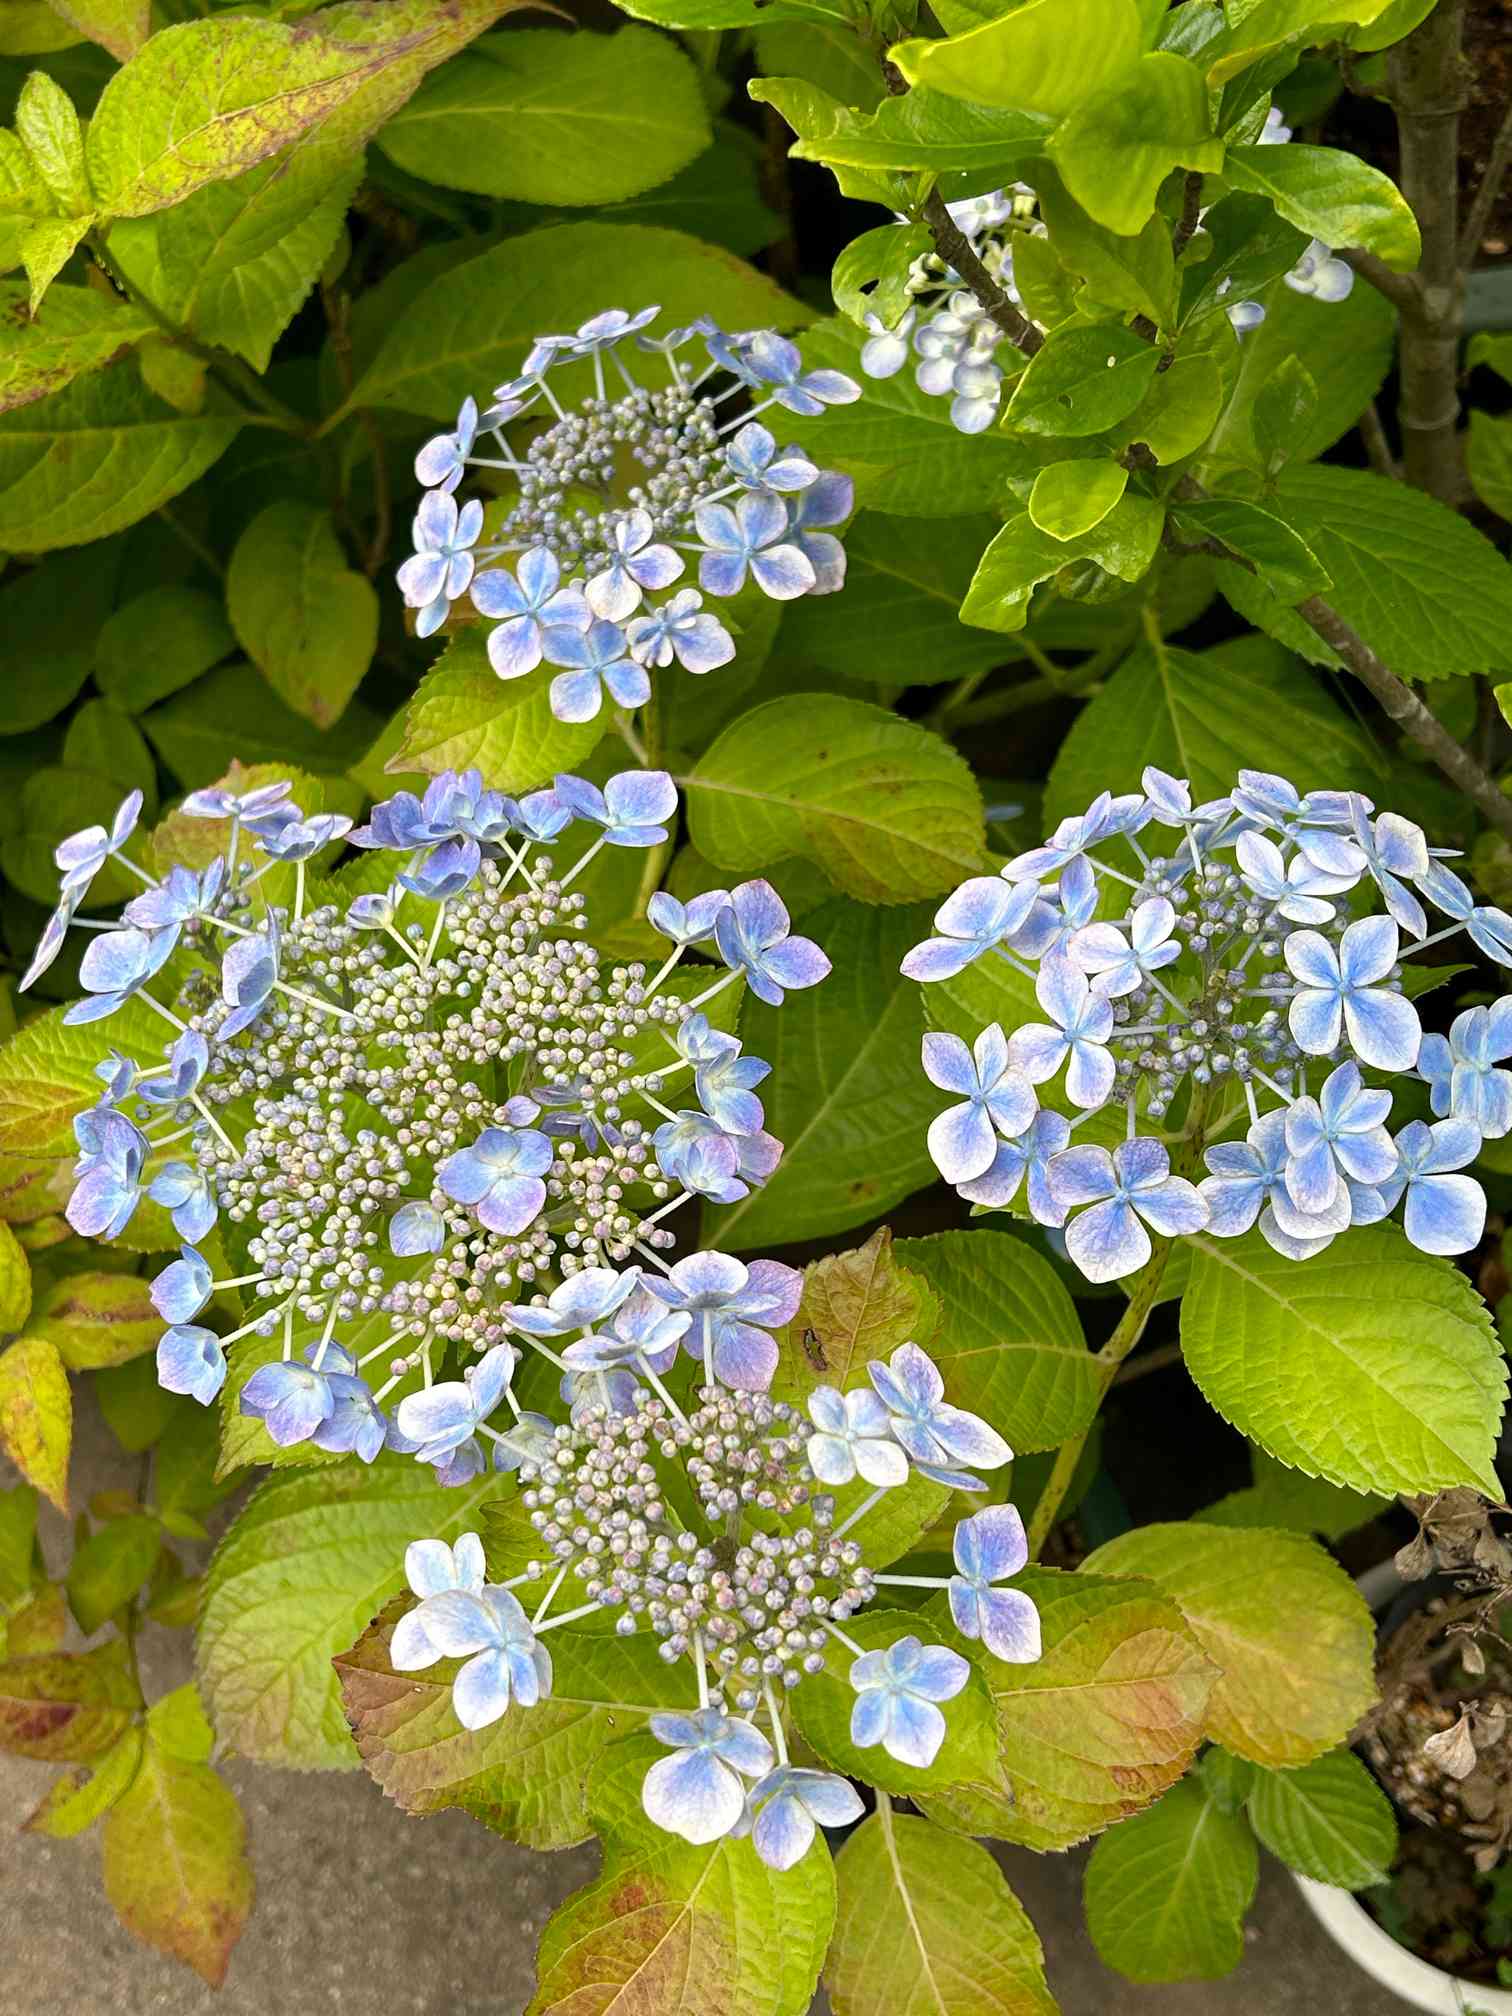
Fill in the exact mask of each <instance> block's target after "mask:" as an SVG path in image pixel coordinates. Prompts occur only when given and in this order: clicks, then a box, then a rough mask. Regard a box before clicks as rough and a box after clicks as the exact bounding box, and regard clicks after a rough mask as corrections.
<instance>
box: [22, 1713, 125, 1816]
mask: <svg viewBox="0 0 1512 2016" xmlns="http://www.w3.org/2000/svg"><path fill="white" fill-rule="evenodd" d="M142 1740H143V1739H142V1732H141V1730H140V1729H136V1728H130V1729H127V1730H125V1731H123V1733H122V1734H121V1736H120V1737H119V1739H118V1740H117V1741H116V1742H115V1743H114V1744H113V1745H112V1747H111V1748H110V1749H109V1750H107V1751H106V1752H105V1755H104V1756H103V1757H102V1758H101V1759H100V1761H99V1762H98V1764H96V1765H95V1767H94V1769H93V1771H88V1772H85V1771H66V1772H65V1773H64V1774H63V1776H62V1777H61V1778H55V1779H54V1780H53V1782H52V1784H51V1785H49V1786H48V1788H47V1791H46V1793H45V1794H44V1796H43V1798H42V1802H41V1804H40V1805H39V1806H38V1807H37V1808H36V1810H35V1812H33V1813H32V1815H31V1817H30V1818H29V1819H28V1820H27V1822H26V1831H27V1833H28V1834H46V1835H49V1836H50V1837H51V1838H52V1839H53V1840H54V1841H71V1840H72V1839H73V1838H74V1837H75V1836H76V1835H79V1834H82V1833H83V1832H84V1830H85V1828H87V1827H92V1826H93V1825H94V1823H95V1821H96V1820H98V1819H99V1818H100V1816H101V1814H102V1813H108V1812H109V1811H110V1809H111V1807H112V1806H114V1805H115V1804H116V1802H117V1801H118V1800H119V1799H121V1798H122V1797H124V1795H125V1793H126V1792H127V1791H128V1789H129V1788H130V1785H131V1781H132V1779H133V1778H135V1776H136V1773H137V1766H138V1764H139V1763H140V1762H141V1759H142Z"/></svg>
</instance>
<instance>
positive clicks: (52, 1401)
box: [0, 1337, 73, 1512]
mask: <svg viewBox="0 0 1512 2016" xmlns="http://www.w3.org/2000/svg"><path fill="white" fill-rule="evenodd" d="M72 1441H73V1395H72V1394H71V1393H70V1392H69V1390H68V1374H67V1373H66V1372H65V1371H64V1370H63V1361H62V1359H61V1358H60V1357H59V1356H58V1352H57V1347H56V1346H55V1345H53V1344H50V1343H49V1342H48V1341H47V1339H46V1338H45V1337H18V1338H17V1339H16V1341H15V1343H14V1344H12V1345H11V1346H10V1348H9V1349H8V1350H6V1351H4V1352H0V1449H4V1451H5V1453H6V1455H7V1456H9V1458H10V1459H11V1461H12V1462H13V1463H14V1464H15V1466H16V1468H17V1469H18V1470H19V1471H20V1472H21V1475H22V1476H23V1477H24V1478H26V1480H27V1482H28V1483H31V1484H35V1485H36V1487H37V1489H38V1490H39V1491H40V1492H41V1493H42V1494H43V1496H44V1497H47V1498H50V1499H51V1500H52V1502H53V1504H54V1505H56V1506H57V1508H58V1510H59V1511H60V1512H66V1511H67V1510H68V1452H69V1447H70V1445H71V1443H72Z"/></svg>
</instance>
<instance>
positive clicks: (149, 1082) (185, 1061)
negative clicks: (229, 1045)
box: [137, 1029, 210, 1106]
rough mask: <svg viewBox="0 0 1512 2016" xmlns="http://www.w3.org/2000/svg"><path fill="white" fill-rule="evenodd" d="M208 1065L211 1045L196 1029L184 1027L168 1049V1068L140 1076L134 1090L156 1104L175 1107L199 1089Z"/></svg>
mask: <svg viewBox="0 0 1512 2016" xmlns="http://www.w3.org/2000/svg"><path fill="white" fill-rule="evenodd" d="M209 1068H210V1045H209V1044H208V1043H207V1042H206V1041H205V1039H204V1037H203V1036H202V1035H201V1034H200V1032H199V1030H198V1029H186V1030H185V1031H184V1033H183V1035H182V1036H180V1037H179V1038H178V1040H177V1041H176V1042H175V1043H174V1045H173V1047H172V1049H171V1050H170V1051H169V1052H168V1069H167V1070H166V1071H163V1072H160V1073H159V1074H158V1075H157V1076H155V1077H150V1078H143V1079H142V1080H141V1082H140V1083H139V1084H138V1086H137V1090H138V1092H139V1093H140V1094H141V1096H142V1097H143V1098H144V1099H146V1100H148V1101H149V1102H150V1103H151V1104H153V1105H155V1106H176V1105H177V1104H178V1103H179V1101H180V1100H181V1099H188V1098H190V1097H191V1096H192V1095H193V1094H194V1093H195V1092H197V1091H198V1090H199V1085H200V1080H201V1079H202V1078H203V1077H204V1075H205V1073H206V1072H207V1071H208V1070H209Z"/></svg>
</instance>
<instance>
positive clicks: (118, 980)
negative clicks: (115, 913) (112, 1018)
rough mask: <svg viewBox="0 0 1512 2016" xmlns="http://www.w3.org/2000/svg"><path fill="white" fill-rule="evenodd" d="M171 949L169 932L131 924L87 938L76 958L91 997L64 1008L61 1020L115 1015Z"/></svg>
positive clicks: (155, 969) (75, 1020)
mask: <svg viewBox="0 0 1512 2016" xmlns="http://www.w3.org/2000/svg"><path fill="white" fill-rule="evenodd" d="M172 951H173V934H172V933H171V932H167V931H153V932H149V931H138V930H137V928H136V927H135V925H132V924H127V925H124V926H123V927H122V928H121V929H120V930H118V931H101V932H100V933H99V935H98V936H97V937H95V938H91V939H90V941H89V944H88V945H87V947H86V948H85V952H84V957H83V958H82V959H81V960H80V962H79V981H80V984H81V985H82V986H84V987H86V988H87V989H88V990H89V994H90V996H91V998H90V999H89V1000H87V1001H75V1002H74V1003H73V1005H72V1007H70V1008H66V1009H65V1010H64V1011H63V1020H64V1021H65V1022H67V1023H71V1024H76V1023H80V1022H99V1021H102V1020H103V1019H104V1017H105V1016H107V1015H114V1014H115V1012H116V1010H117V1009H118V1008H120V1007H123V1006H124V1005H125V1003H126V1002H128V1001H129V1000H130V999H131V997H132V995H133V994H135V993H138V992H139V991H140V990H141V989H142V988H143V987H145V986H146V985H147V982H148V981H149V980H150V979H152V977H153V975H154V974H155V973H158V972H160V971H161V969H162V968H163V967H164V966H165V965H166V964H167V962H168V959H169V956H170V955H171V953H172Z"/></svg>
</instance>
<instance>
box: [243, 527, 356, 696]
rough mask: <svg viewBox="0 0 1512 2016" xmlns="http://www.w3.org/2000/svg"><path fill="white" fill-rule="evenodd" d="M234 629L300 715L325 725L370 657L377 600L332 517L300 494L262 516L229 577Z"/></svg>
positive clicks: (353, 687)
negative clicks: (348, 559) (349, 559)
mask: <svg viewBox="0 0 1512 2016" xmlns="http://www.w3.org/2000/svg"><path fill="white" fill-rule="evenodd" d="M226 605H227V609H228V611H229V613H230V617H231V627H232V629H233V630H234V631H235V632H236V636H237V641H238V642H239V643H240V645H241V647H242V649H243V650H244V651H245V652H246V654H247V656H248V657H249V658H250V659H251V660H252V662H253V664H254V665H256V666H257V668H258V670H259V671H260V672H261V673H262V675H263V677H264V678H265V679H266V680H267V681H268V684H269V685H270V686H271V687H272V688H273V690H274V692H276V693H277V694H278V696H279V697H280V699H282V700H285V701H287V703H288V704H289V706H290V707H292V708H293V709H294V711H295V713H296V714H302V715H304V716H305V718H306V719H307V720H310V721H313V722H314V723H315V725H316V727H317V728H329V727H330V725H331V723H332V722H333V721H338V720H340V718H341V716H342V714H343V713H345V711H346V706H347V702H348V701H349V700H350V699H351V697H352V695H353V694H354V693H355V692H356V690H357V687H358V685H359V683H360V681H361V679H362V675H363V673H364V672H366V670H367V668H368V665H369V663H370V662H371V660H372V656H373V651H374V648H375V647H376V645H377V642H378V596H377V593H376V591H375V590H374V588H373V584H372V582H371V581H369V580H368V579H367V578H366V576H365V575H362V574H358V573H356V572H354V570H353V569H352V568H350V567H348V565H347V563H346V555H345V553H343V551H342V548H341V541H340V540H339V539H338V538H337V536H336V528H335V525H334V524H333V522H332V519H331V514H330V512H329V511H327V510H325V509H324V508H323V507H322V506H321V505H319V504H313V503H310V502H308V501H306V500H304V499H301V498H297V497H289V498H285V499H283V500H282V501H281V502H279V503H277V504H270V505H269V506H268V507H267V509H266V510H264V511H260V512H259V513H258V515H257V516H256V517H255V518H254V519H253V520H252V523H251V524H250V525H249V526H248V527H247V529H246V531H245V532H243V534H242V536H241V537H240V539H238V540H237V542H236V547H235V550H234V551H233V553H232V555H231V564H230V566H229V567H228V568H227V570H226Z"/></svg>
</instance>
